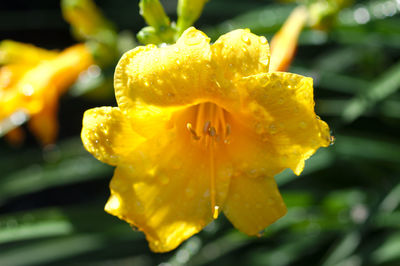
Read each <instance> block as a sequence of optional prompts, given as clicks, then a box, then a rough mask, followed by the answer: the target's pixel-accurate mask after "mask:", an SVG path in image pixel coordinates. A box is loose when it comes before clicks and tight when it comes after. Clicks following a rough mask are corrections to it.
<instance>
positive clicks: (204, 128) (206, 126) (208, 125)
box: [203, 120, 211, 133]
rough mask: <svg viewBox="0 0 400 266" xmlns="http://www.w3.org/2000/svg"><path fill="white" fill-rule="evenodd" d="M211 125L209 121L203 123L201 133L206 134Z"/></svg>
mask: <svg viewBox="0 0 400 266" xmlns="http://www.w3.org/2000/svg"><path fill="white" fill-rule="evenodd" d="M210 125H211V121H210V120H208V121H207V122H205V123H204V127H203V133H207V132H208V129H209V128H210Z"/></svg>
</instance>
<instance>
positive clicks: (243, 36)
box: [242, 34, 251, 44]
mask: <svg viewBox="0 0 400 266" xmlns="http://www.w3.org/2000/svg"><path fill="white" fill-rule="evenodd" d="M242 41H243V42H244V43H246V44H250V43H251V41H250V39H249V37H248V36H247V35H245V34H243V35H242Z"/></svg>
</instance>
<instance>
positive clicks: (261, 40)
mask: <svg viewBox="0 0 400 266" xmlns="http://www.w3.org/2000/svg"><path fill="white" fill-rule="evenodd" d="M260 42H261V44H267V43H268V41H267V38H265V37H264V36H261V37H260Z"/></svg>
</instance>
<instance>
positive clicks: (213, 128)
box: [208, 127, 217, 137]
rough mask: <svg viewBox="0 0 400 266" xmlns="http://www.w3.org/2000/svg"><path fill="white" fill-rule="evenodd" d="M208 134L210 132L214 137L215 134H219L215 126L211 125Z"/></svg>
mask: <svg viewBox="0 0 400 266" xmlns="http://www.w3.org/2000/svg"><path fill="white" fill-rule="evenodd" d="M208 134H209V135H210V136H211V137H214V136H215V135H216V134H217V131H216V130H215V127H210V128H209V129H208Z"/></svg>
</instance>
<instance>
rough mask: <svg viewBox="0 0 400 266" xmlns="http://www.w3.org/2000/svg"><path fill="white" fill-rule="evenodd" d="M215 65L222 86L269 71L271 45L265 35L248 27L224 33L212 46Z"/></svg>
mask: <svg viewBox="0 0 400 266" xmlns="http://www.w3.org/2000/svg"><path fill="white" fill-rule="evenodd" d="M211 50H212V60H213V67H214V68H215V69H216V74H215V75H216V79H217V81H218V83H219V84H220V85H221V86H222V87H225V88H227V87H229V86H230V84H231V83H232V82H234V81H235V80H238V79H240V78H242V77H245V76H249V75H255V74H260V73H265V72H268V66H269V57H270V52H269V46H268V41H267V39H266V38H265V37H263V36H262V37H259V36H257V35H255V34H252V33H250V31H249V30H248V29H246V30H243V29H239V30H234V31H231V32H229V33H227V34H225V35H222V36H221V37H220V38H219V39H218V40H217V41H216V42H215V43H214V44H213V45H212V46H211Z"/></svg>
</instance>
